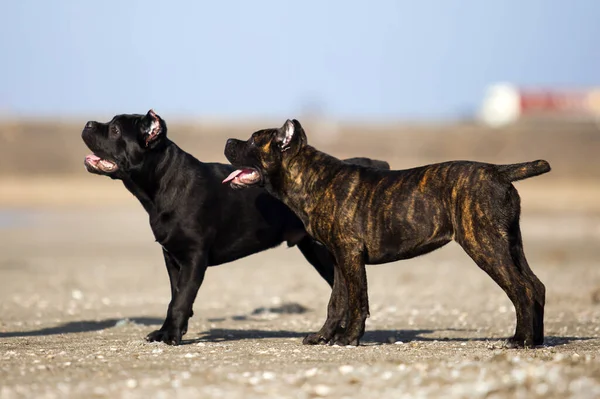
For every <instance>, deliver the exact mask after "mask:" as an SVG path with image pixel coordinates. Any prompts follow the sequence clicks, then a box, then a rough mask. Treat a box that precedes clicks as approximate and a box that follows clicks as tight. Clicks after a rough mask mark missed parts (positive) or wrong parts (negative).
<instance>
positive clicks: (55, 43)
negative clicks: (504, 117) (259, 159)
mask: <svg viewBox="0 0 600 399" xmlns="http://www.w3.org/2000/svg"><path fill="white" fill-rule="evenodd" d="M2 14H3V21H2V24H0V52H1V54H2V62H1V63H0V79H1V80H0V113H4V114H6V113H8V114H17V115H22V116H29V115H32V116H35V115H57V114H58V115H61V116H77V115H90V114H91V115H94V114H100V115H105V116H106V115H112V114H115V113H134V112H145V111H146V110H147V109H148V108H150V107H154V108H155V109H156V110H157V111H158V112H160V113H161V115H165V117H166V116H192V117H202V116H209V117H223V118H243V117H248V116H250V117H264V116H268V117H295V116H297V115H298V114H299V113H301V112H302V110H303V109H305V108H306V107H308V106H310V105H312V106H317V107H320V108H321V109H322V112H324V113H325V114H328V115H330V116H332V117H334V118H338V119H341V118H392V119H425V118H453V117H457V116H462V115H463V114H464V113H465V112H468V111H471V110H473V109H474V108H475V107H476V106H477V105H478V103H479V101H480V100H481V97H482V95H483V93H484V90H485V87H486V86H487V85H488V84H490V83H493V82H496V81H510V82H514V83H517V84H521V85H527V86H552V87H555V86H557V87H581V86H589V85H600V50H599V47H598V38H600V23H599V22H598V21H599V20H600V2H599V1H597V0H571V1H556V0H485V1H484V0H421V1H414V0H412V1H403V0H396V1H393V0H380V1H354V0H346V1H344V0H330V1H315V0H308V1H295V2H291V1H276V0H273V1H260V0H257V1H242V0H240V1H192V0H188V1H169V2H167V1H157V0H143V1H142V0H139V1H138V0H136V1H133V0H131V1H126V0H123V1H114V0H103V1H94V2H92V1H84V0H53V1H40V0H12V1H6V2H3V4H2Z"/></svg>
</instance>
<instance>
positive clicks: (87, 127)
mask: <svg viewBox="0 0 600 399" xmlns="http://www.w3.org/2000/svg"><path fill="white" fill-rule="evenodd" d="M95 125H96V122H94V121H89V122H88V123H86V124H85V128H86V129H92V128H93V127H94V126H95Z"/></svg>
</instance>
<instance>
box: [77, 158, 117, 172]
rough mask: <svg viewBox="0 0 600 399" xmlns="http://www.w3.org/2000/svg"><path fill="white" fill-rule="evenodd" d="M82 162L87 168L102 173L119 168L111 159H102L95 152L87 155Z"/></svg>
mask: <svg viewBox="0 0 600 399" xmlns="http://www.w3.org/2000/svg"><path fill="white" fill-rule="evenodd" d="M84 163H85V166H87V168H88V170H94V171H100V172H104V173H113V172H115V171H117V169H119V167H118V166H117V164H116V163H114V162H113V161H109V160H108V159H102V158H100V157H99V156H98V155H96V154H90V155H87V156H86V157H85V161H84Z"/></svg>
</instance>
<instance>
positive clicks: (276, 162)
mask: <svg viewBox="0 0 600 399" xmlns="http://www.w3.org/2000/svg"><path fill="white" fill-rule="evenodd" d="M306 144H307V140H306V133H304V129H302V126H301V125H300V122H298V121H297V120H295V119H294V120H289V119H288V120H287V121H286V122H285V123H284V124H283V126H282V127H280V128H278V129H264V130H259V131H257V132H254V133H253V134H252V136H250V139H248V140H247V141H241V140H236V139H229V140H227V145H225V157H227V160H228V161H229V162H230V163H231V164H232V165H233V166H234V167H235V168H236V169H237V170H236V171H234V172H233V173H231V174H230V175H229V176H228V177H227V178H226V179H225V180H223V183H229V184H230V185H231V187H233V188H241V187H248V186H252V185H255V184H258V185H261V186H265V185H266V186H267V187H268V186H270V185H272V183H274V180H275V179H277V178H278V176H279V175H280V171H281V169H282V167H284V166H285V165H284V164H285V162H286V160H288V159H291V158H292V157H293V156H294V155H296V154H297V153H298V152H299V151H300V149H301V148H302V147H304V146H305V145H306Z"/></svg>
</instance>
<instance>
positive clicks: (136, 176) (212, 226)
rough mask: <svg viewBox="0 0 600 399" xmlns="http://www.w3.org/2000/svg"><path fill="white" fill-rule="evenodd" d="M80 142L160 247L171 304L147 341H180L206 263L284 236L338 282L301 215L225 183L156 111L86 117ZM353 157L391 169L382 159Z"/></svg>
mask: <svg viewBox="0 0 600 399" xmlns="http://www.w3.org/2000/svg"><path fill="white" fill-rule="evenodd" d="M82 137H83V141H84V142H85V143H86V145H87V146H88V147H89V148H90V150H92V151H93V152H94V154H92V155H88V156H87V157H86V158H85V166H86V168H87V170H88V171H89V172H91V173H96V174H99V175H106V176H109V177H111V178H113V179H120V180H122V181H123V183H124V184H125V187H126V188H127V189H128V190H129V191H130V192H131V193H132V194H133V195H134V196H135V197H137V199H138V200H139V201H140V202H141V203H142V205H143V206H144V208H145V209H146V211H147V212H148V214H149V216H150V226H151V227H152V232H153V233H154V236H155V238H156V241H158V242H159V243H160V244H161V245H162V247H163V255H164V259H165V263H166V266H167V272H168V274H169V280H170V282H171V302H170V303H169V308H168V312H167V316H166V319H165V322H164V324H163V326H162V327H161V329H160V330H158V331H154V332H152V333H151V334H149V335H148V336H147V338H146V339H147V340H149V341H163V342H165V343H167V344H171V345H177V344H179V343H180V342H181V337H182V336H183V335H184V334H185V333H186V332H187V325H188V319H189V317H191V316H192V314H193V312H192V306H193V303H194V300H195V298H196V294H197V292H198V289H199V288H200V285H201V284H202V280H203V279H204V273H205V271H206V267H207V266H215V265H219V264H222V263H226V262H231V261H233V260H236V259H239V258H241V257H244V256H247V255H251V254H254V253H257V252H260V251H263V250H266V249H269V248H273V247H275V246H277V245H279V244H281V243H282V242H283V241H287V243H288V246H293V245H297V246H298V248H299V249H300V251H301V252H302V253H303V254H304V256H305V257H306V259H307V260H308V261H309V262H310V263H311V264H312V265H313V266H314V267H315V268H316V269H317V271H318V272H319V273H320V274H321V276H322V277H323V278H324V279H325V280H326V281H327V282H328V283H329V285H332V284H333V263H332V258H331V256H330V254H329V253H328V252H327V250H326V249H325V248H324V247H323V246H322V245H320V244H318V243H316V242H315V241H314V240H313V239H312V238H311V237H309V236H308V235H307V234H306V231H305V230H304V226H303V225H302V223H301V222H300V220H298V218H297V217H296V216H295V215H294V214H293V213H292V212H291V211H290V210H289V209H288V208H287V207H286V206H285V205H283V204H282V203H281V202H280V201H278V200H276V199H275V198H273V197H271V196H270V195H268V194H267V193H266V192H265V191H264V190H262V189H260V188H257V189H255V190H251V191H235V192H234V191H232V190H230V189H228V188H227V187H224V186H223V185H222V184H221V181H222V180H223V179H224V178H225V177H226V176H227V175H228V174H229V173H231V172H232V171H233V168H232V167H231V166H230V165H223V164H218V163H202V162H200V161H198V160H197V159H196V158H194V157H193V156H191V155H190V154H188V153H186V152H184V151H183V150H181V149H180V148H179V147H178V146H177V145H175V143H173V142H172V141H171V140H169V139H168V138H167V126H166V123H165V121H164V120H162V119H161V118H160V117H159V116H158V115H156V114H155V113H154V111H152V110H150V111H149V112H148V113H147V114H146V115H117V116H115V117H114V118H113V119H112V121H110V122H109V123H98V122H88V123H87V124H86V125H85V128H84V129H83V132H82ZM348 162H355V163H359V164H363V165H375V166H377V167H381V168H386V169H389V165H388V164H387V163H386V162H383V161H373V160H370V159H367V158H354V159H351V160H348Z"/></svg>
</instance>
